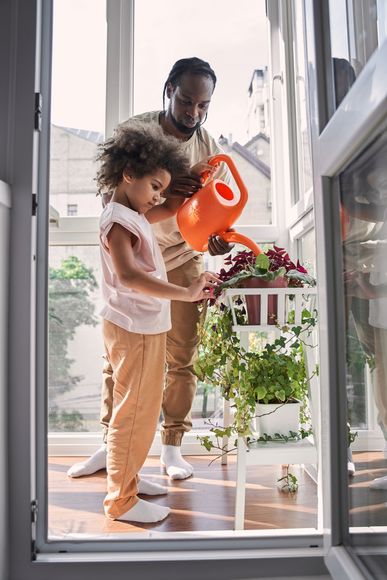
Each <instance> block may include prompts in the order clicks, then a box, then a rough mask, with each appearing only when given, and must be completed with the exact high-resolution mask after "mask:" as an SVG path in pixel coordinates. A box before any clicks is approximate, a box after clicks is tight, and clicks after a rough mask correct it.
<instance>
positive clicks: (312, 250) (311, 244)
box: [298, 228, 316, 277]
mask: <svg viewBox="0 0 387 580" xmlns="http://www.w3.org/2000/svg"><path fill="white" fill-rule="evenodd" d="M298 257H299V260H300V262H301V263H302V264H303V265H304V267H305V268H306V269H307V270H308V272H309V274H311V276H314V277H316V232H315V230H314V228H313V229H311V230H309V231H308V232H306V233H305V234H304V235H303V236H302V237H301V238H299V240H298Z"/></svg>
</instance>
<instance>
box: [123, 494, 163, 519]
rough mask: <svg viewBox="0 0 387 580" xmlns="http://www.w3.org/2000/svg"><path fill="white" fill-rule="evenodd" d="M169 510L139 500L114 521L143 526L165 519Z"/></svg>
mask: <svg viewBox="0 0 387 580" xmlns="http://www.w3.org/2000/svg"><path fill="white" fill-rule="evenodd" d="M170 511H171V510H170V509H169V507H164V506H162V505H157V504H153V503H150V502H148V501H144V500H143V499H139V500H138V502H137V503H136V505H135V506H133V507H132V508H131V509H130V510H128V511H127V512H125V513H124V514H122V516H120V517H119V518H115V519H116V520H120V521H121V520H123V521H125V522H140V523H143V524H150V523H152V522H160V521H161V520H163V519H164V518H166V517H167V515H168V514H169V512H170Z"/></svg>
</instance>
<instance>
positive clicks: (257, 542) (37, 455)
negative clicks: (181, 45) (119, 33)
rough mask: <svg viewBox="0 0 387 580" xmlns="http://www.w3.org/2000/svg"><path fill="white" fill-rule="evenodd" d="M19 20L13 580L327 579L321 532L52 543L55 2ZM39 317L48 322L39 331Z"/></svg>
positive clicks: (37, 4) (16, 13) (33, 3)
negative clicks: (39, 111)
mask: <svg viewBox="0 0 387 580" xmlns="http://www.w3.org/2000/svg"><path fill="white" fill-rule="evenodd" d="M272 2H273V0H271V3H272ZM117 5H118V2H117ZM12 14H13V21H12V22H13V23H14V25H15V29H16V30H17V32H18V33H17V34H15V35H14V37H13V41H14V48H15V54H17V57H18V58H17V61H16V60H15V63H16V62H17V66H16V64H15V75H16V74H17V79H18V82H17V83H15V100H14V111H15V127H13V128H12V136H13V140H12V145H13V151H14V152H15V155H14V157H13V158H12V161H11V163H12V174H13V176H14V183H13V184H12V185H13V193H14V195H15V204H14V207H13V210H12V212H13V217H12V231H11V248H12V263H13V267H12V268H11V272H10V279H11V284H12V287H13V295H12V296H11V299H10V313H9V321H10V329H11V333H10V337H9V346H10V359H9V361H10V374H9V378H10V381H11V384H12V389H10V390H9V394H10V395H9V405H10V409H9V425H10V445H9V458H10V462H9V469H10V482H11V483H12V486H10V513H11V514H12V518H11V520H10V544H11V556H10V560H11V571H10V580H20V579H21V578H23V579H24V578H28V579H29V580H51V579H52V578H53V577H55V578H56V580H67V579H68V578H69V577H72V576H74V577H82V578H85V579H86V580H87V578H93V580H99V579H101V580H102V579H105V578H106V576H107V575H109V574H110V576H114V578H115V579H117V580H121V579H124V578H125V579H126V578H127V577H128V575H130V576H131V577H134V578H136V577H142V576H143V577H146V578H147V579H148V580H156V579H157V580H159V579H160V578H161V577H181V578H183V577H184V578H185V579H186V580H193V579H194V578H195V579H196V578H198V577H203V578H205V577H209V576H210V577H211V578H213V579H214V580H218V579H219V580H232V579H233V578H236V577H238V578H240V579H242V578H246V579H247V578H251V577H253V576H255V575H256V573H257V570H259V574H260V575H267V576H272V575H273V574H275V575H283V574H285V575H288V574H293V575H295V576H297V577H300V576H301V575H302V574H315V573H320V574H323V573H324V571H325V568H324V566H323V562H322V549H321V538H320V536H319V535H318V534H313V533H312V532H311V531H307V532H305V531H297V530H292V533H289V534H287V535H277V536H273V535H270V534H268V535H265V534H257V533H256V532H253V533H249V532H245V533H244V537H240V535H239V534H238V535H236V534H235V533H230V534H225V535H222V534H220V533H219V534H217V535H216V537H210V536H208V537H205V536H206V534H204V533H203V537H201V538H198V537H192V534H187V535H178V537H174V538H173V539H172V538H171V539H167V540H164V539H161V538H155V539H152V541H151V542H150V541H148V542H144V541H142V540H140V539H136V540H133V541H131V542H130V543H128V542H125V541H115V540H113V539H112V540H110V541H107V540H105V541H101V542H94V541H87V542H77V543H72V542H70V541H69V542H55V541H52V542H47V539H46V536H45V533H46V530H45V525H46V522H47V496H46V482H47V450H46V445H47V441H46V439H45V429H46V423H47V416H46V412H45V410H46V408H47V407H46V399H45V397H46V388H45V384H46V373H47V369H46V352H47V343H46V329H47V291H44V289H45V287H46V276H47V265H48V256H47V250H48V231H47V224H48V221H49V207H48V178H47V177H48V176H47V167H48V163H49V156H48V152H49V131H50V127H49V119H50V115H49V112H50V111H49V95H50V74H49V72H48V71H49V70H50V60H51V51H50V50H49V47H50V39H51V25H52V10H51V2H49V1H48V0H46V1H45V2H43V0H19V2H18V4H17V5H16V7H15V8H13V9H12ZM42 14H43V21H42V20H41V16H42ZM35 48H36V52H35ZM40 66H41V70H42V75H41V76H40ZM35 90H40V91H41V92H42V94H43V96H44V103H45V105H44V107H43V131H42V133H41V136H40V157H38V155H37V146H38V145H39V138H38V133H37V131H35V130H34V116H35V111H34V106H33V99H32V98H31V94H32V93H33V92H34V91H35ZM116 114H117V115H118V114H119V112H118V113H117V111H116ZM16 152H17V155H16ZM20 157H22V158H23V163H22V164H20V162H19V160H20ZM38 162H39V167H40V173H39V195H40V203H39V211H38V221H37V219H36V217H35V216H32V217H31V205H32V204H31V191H32V192H34V191H35V186H36V184H37V183H38V171H37V163H38ZM36 248H37V252H36ZM35 272H36V275H37V279H38V286H36V280H35ZM36 288H38V293H36V292H35V290H36ZM36 311H37V312H38V313H39V315H40V317H38V318H37V319H36V321H35V313H36ZM35 355H36V356H35ZM35 365H36V368H35ZM35 377H37V381H35ZM35 383H36V384H35ZM35 393H37V397H38V400H37V403H38V404H37V405H35ZM36 424H38V426H39V428H38V429H36ZM36 499H38V504H39V505H38V512H37V511H36V509H35V507H36V506H35V504H33V505H31V501H33V502H34V501H35V500H36ZM36 514H38V515H37V523H36V521H35V518H36ZM31 547H32V549H31ZM36 548H37V549H36Z"/></svg>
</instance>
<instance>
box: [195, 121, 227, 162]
mask: <svg viewBox="0 0 387 580" xmlns="http://www.w3.org/2000/svg"><path fill="white" fill-rule="evenodd" d="M197 139H198V141H199V142H200V141H201V142H202V143H203V142H204V143H205V144H206V146H207V149H208V152H209V154H210V155H214V154H216V153H222V152H223V150H222V148H221V147H220V145H219V144H218V143H217V142H216V140H215V138H214V137H213V136H212V135H211V133H209V132H208V131H207V129H205V128H204V127H200V129H199V131H198V134H197Z"/></svg>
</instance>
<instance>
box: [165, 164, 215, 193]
mask: <svg viewBox="0 0 387 580" xmlns="http://www.w3.org/2000/svg"><path fill="white" fill-rule="evenodd" d="M215 172H216V167H214V166H213V165H210V164H209V163H207V161H200V162H199V163H196V165H193V166H192V167H191V169H190V172H189V173H188V174H187V175H179V176H177V177H175V178H174V179H173V180H172V181H171V183H170V185H169V187H168V189H167V190H166V191H165V192H164V197H175V196H182V197H191V196H192V195H193V194H194V193H196V192H197V191H198V190H199V189H200V188H201V187H203V183H204V181H205V180H206V179H207V178H208V177H212V176H213V175H214V173H215ZM202 174H205V177H203V176H202Z"/></svg>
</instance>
